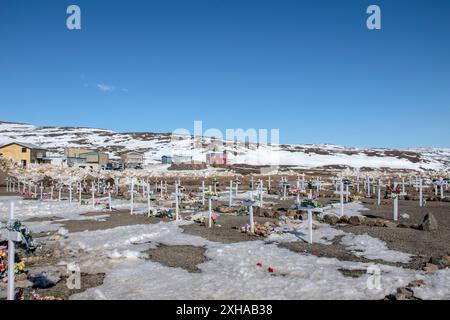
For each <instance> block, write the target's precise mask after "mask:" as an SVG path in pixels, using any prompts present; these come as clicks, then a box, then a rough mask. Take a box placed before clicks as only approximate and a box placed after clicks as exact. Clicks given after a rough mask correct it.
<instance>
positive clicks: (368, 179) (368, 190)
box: [366, 177, 371, 198]
mask: <svg viewBox="0 0 450 320" xmlns="http://www.w3.org/2000/svg"><path fill="white" fill-rule="evenodd" d="M366 185H367V187H366V190H367V198H370V196H371V194H370V178H369V177H367V178H366Z"/></svg>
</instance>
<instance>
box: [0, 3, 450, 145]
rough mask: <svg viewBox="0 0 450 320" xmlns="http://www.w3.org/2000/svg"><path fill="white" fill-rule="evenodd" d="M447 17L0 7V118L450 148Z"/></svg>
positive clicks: (299, 8) (177, 6) (270, 7)
mask: <svg viewBox="0 0 450 320" xmlns="http://www.w3.org/2000/svg"><path fill="white" fill-rule="evenodd" d="M70 4H77V5H79V6H80V7H81V11H82V30H79V31H69V30H68V29H67V28H66V18H67V16H68V15H67V14H66V8H67V6H68V5H70ZM370 4H377V5H379V6H380V7H381V11H382V30H380V31H370V30H368V29H367V28H366V19H367V17H368V15H367V14H366V8H367V7H368V6H369V5H370ZM449 14H450V1H447V0H434V1H425V0H389V1H378V0H377V1H376V0H371V1H363V0H345V1H324V0H316V1H313V0H310V1H301V0H292V1H288V0H177V1H175V0H164V1H163V0H157V1H156V0H132V1H106V0H95V1H92V0H72V1H64V0H41V1H23V0H1V1H0V39H1V44H0V45H1V47H0V49H1V50H0V120H3V121H18V122H27V123H33V124H37V125H59V126H63V125H67V126H69V125H79V126H93V127H101V128H108V129H114V130H118V131H162V132H170V131H172V130H174V129H176V128H186V129H189V130H191V131H193V121H194V120H202V121H203V126H204V128H219V129H222V130H225V129H226V128H243V129H248V128H266V129H272V128H279V129H280V138H281V142H283V143H335V144H342V145H348V146H359V147H366V146H367V147H398V148H404V147H414V146H434V147H450V139H449V124H450V58H449V57H450V41H449V39H450V19H449Z"/></svg>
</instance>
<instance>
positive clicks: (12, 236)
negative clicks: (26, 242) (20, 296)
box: [7, 201, 22, 300]
mask: <svg viewBox="0 0 450 320" xmlns="http://www.w3.org/2000/svg"><path fill="white" fill-rule="evenodd" d="M9 223H10V224H12V223H14V202H13V201H11V203H10V207H9ZM21 239H22V235H21V234H20V233H19V232H16V231H9V230H8V292H7V298H8V300H15V284H14V281H15V278H14V270H15V260H14V257H15V255H16V253H15V242H20V241H21Z"/></svg>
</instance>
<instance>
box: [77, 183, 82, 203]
mask: <svg viewBox="0 0 450 320" xmlns="http://www.w3.org/2000/svg"><path fill="white" fill-rule="evenodd" d="M77 186H78V204H79V205H81V201H82V198H81V192H82V191H83V185H82V184H81V182H79V183H78V184H77Z"/></svg>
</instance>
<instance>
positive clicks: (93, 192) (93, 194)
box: [91, 181, 95, 208]
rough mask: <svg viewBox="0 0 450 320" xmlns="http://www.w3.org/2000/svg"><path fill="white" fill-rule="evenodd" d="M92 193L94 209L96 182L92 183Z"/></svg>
mask: <svg viewBox="0 0 450 320" xmlns="http://www.w3.org/2000/svg"><path fill="white" fill-rule="evenodd" d="M91 193H92V208H95V184H94V181H92V182H91Z"/></svg>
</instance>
